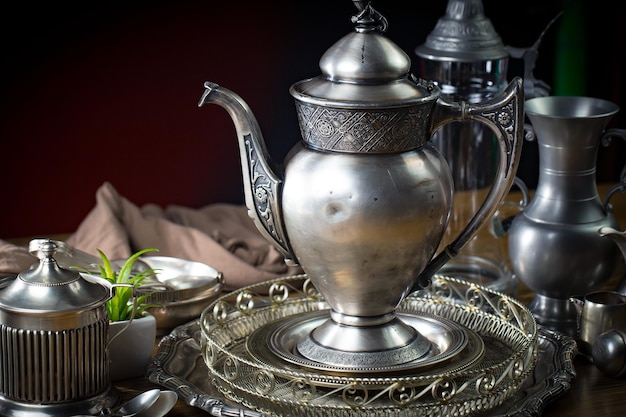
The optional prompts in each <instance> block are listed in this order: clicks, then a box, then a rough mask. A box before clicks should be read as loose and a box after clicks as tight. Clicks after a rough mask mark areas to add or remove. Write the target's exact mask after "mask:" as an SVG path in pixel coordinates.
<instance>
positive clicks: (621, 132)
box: [600, 128, 626, 213]
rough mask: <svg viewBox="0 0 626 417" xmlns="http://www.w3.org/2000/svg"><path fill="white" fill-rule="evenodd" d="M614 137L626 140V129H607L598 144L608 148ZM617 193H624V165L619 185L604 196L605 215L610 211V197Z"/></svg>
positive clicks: (625, 183) (625, 190)
mask: <svg viewBox="0 0 626 417" xmlns="http://www.w3.org/2000/svg"><path fill="white" fill-rule="evenodd" d="M614 137H620V138H622V139H624V140H626V129H617V128H613V129H607V130H606V131H604V133H603V134H602V137H601V138H600V143H602V146H609V145H610V144H611V141H612V139H613V138H614ZM618 191H621V192H622V193H626V165H624V167H622V171H621V172H620V175H619V183H617V184H616V185H614V186H613V187H611V189H610V190H609V191H608V192H607V193H606V195H605V196H604V201H603V202H602V207H603V208H604V210H605V211H606V212H607V213H608V212H610V211H611V206H610V200H611V197H613V194H615V193H616V192H618Z"/></svg>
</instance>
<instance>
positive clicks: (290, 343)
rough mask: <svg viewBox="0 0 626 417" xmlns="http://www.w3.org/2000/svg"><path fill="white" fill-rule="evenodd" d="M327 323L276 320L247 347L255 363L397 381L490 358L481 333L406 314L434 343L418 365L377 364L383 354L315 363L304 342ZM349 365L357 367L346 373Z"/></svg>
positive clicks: (313, 318) (319, 316)
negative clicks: (377, 375) (395, 378)
mask: <svg viewBox="0 0 626 417" xmlns="http://www.w3.org/2000/svg"><path fill="white" fill-rule="evenodd" d="M327 319H328V311H321V312H320V311H316V312H313V313H308V314H301V315H298V316H297V317H288V318H286V319H282V320H276V321H274V322H272V323H269V324H268V325H265V326H262V327H260V328H259V329H258V330H256V331H254V332H253V333H252V334H251V335H250V336H249V337H248V339H247V341H246V347H247V349H248V352H249V354H250V355H251V356H252V357H253V358H255V359H256V360H259V361H260V362H263V363H266V364H268V365H270V364H271V365H272V366H276V365H279V364H280V365H281V366H285V365H284V362H283V363H281V361H286V362H289V363H291V364H293V365H295V366H302V367H305V368H309V369H310V370H312V371H318V372H331V373H337V374H340V373H344V374H347V375H354V374H357V373H364V374H373V373H382V374H385V375H391V374H394V373H397V372H405V373H406V372H407V371H410V372H411V373H412V374H417V373H418V372H422V373H425V372H427V371H432V369H433V368H435V367H436V369H437V371H438V372H450V371H459V370H461V369H464V368H467V367H469V366H471V365H472V364H475V363H476V362H477V361H478V360H480V359H481V358H482V356H483V355H484V350H485V348H484V344H483V342H482V340H481V339H480V337H478V336H477V334H476V333H475V332H473V331H470V330H469V329H467V328H465V327H462V326H459V325H458V324H456V323H454V322H453V321H451V320H445V319H443V318H441V317H431V316H429V315H427V314H423V315H419V316H416V315H411V314H402V313H400V314H398V319H400V320H402V321H404V322H405V323H407V324H408V325H410V326H412V327H414V328H415V329H417V331H418V333H419V334H421V335H423V336H424V337H425V338H426V340H428V341H429V346H430V349H429V350H428V351H427V352H426V353H425V354H424V355H423V356H422V357H419V358H418V359H415V360H413V361H412V362H408V363H406V362H405V361H401V362H400V364H399V365H397V366H391V365H389V364H388V362H387V361H386V360H385V361H382V363H380V364H379V363H378V361H377V360H376V358H377V357H380V356H381V352H380V351H371V352H359V351H357V352H350V351H347V350H344V351H339V352H333V353H334V354H333V353H329V354H328V355H327V357H325V358H323V359H322V360H317V361H312V360H309V359H308V358H307V357H306V355H303V354H301V353H300V349H301V346H300V345H301V343H302V341H308V340H309V339H310V333H311V332H312V330H313V329H315V328H316V327H317V326H320V325H321V324H323V323H324V321H326V320H327ZM468 344H469V347H468ZM265 346H267V348H265ZM385 353H386V354H387V352H385ZM350 354H353V355H355V356H361V358H350V360H341V358H340V355H350ZM333 362H335V363H333ZM346 362H349V363H354V364H355V365H354V366H350V367H346V366H345V363H346ZM293 369H294V370H295V369H296V368H295V367H294V368H293Z"/></svg>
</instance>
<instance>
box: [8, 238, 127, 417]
mask: <svg viewBox="0 0 626 417" xmlns="http://www.w3.org/2000/svg"><path fill="white" fill-rule="evenodd" d="M56 249H57V247H56V245H55V244H54V243H53V242H51V241H50V240H48V239H34V240H32V241H31V243H30V251H31V253H33V254H35V255H37V256H38V257H39V258H40V262H39V264H38V265H34V266H33V267H32V268H31V269H29V270H27V271H24V272H22V273H20V274H19V275H18V276H17V277H16V279H15V281H13V282H12V283H11V284H10V285H9V286H7V287H6V288H5V289H4V290H2V291H1V292H0V353H1V354H0V415H5V416H20V417H22V416H42V415H43V416H45V415H50V416H52V415H55V416H56V415H72V414H98V413H99V412H100V411H101V410H102V409H103V408H105V407H110V406H112V405H114V404H115V403H116V402H117V400H118V399H119V394H118V393H117V392H116V391H115V390H114V389H113V388H112V385H111V380H110V377H109V362H108V358H107V350H106V346H107V343H108V331H109V320H108V315H107V312H106V301H107V300H108V298H109V296H110V292H109V289H107V288H106V287H104V286H102V285H100V284H96V283H92V282H89V281H87V280H85V279H84V278H83V277H82V276H81V275H80V274H78V273H77V272H74V271H72V270H69V269H64V268H61V267H59V265H58V264H57V262H56V261H55V259H54V257H53V256H54V254H55V252H56Z"/></svg>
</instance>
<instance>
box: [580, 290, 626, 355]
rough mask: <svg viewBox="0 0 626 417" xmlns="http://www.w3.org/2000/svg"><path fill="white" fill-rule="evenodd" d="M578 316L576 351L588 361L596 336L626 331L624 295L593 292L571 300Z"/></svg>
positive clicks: (612, 292)
mask: <svg viewBox="0 0 626 417" xmlns="http://www.w3.org/2000/svg"><path fill="white" fill-rule="evenodd" d="M572 302H573V303H574V304H575V305H576V309H577V312H578V316H579V326H578V327H579V330H578V335H577V339H578V349H579V351H580V353H581V354H583V355H585V356H586V357H587V358H588V359H590V358H591V350H592V346H593V345H594V343H595V342H596V339H597V338H598V336H600V335H601V334H602V333H605V332H607V331H609V330H612V329H617V330H623V331H626V295H622V294H620V293H618V292H615V291H595V292H591V293H589V294H586V295H585V296H584V297H582V298H573V299H572Z"/></svg>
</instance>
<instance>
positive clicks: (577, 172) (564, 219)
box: [509, 97, 619, 336]
mask: <svg viewBox="0 0 626 417" xmlns="http://www.w3.org/2000/svg"><path fill="white" fill-rule="evenodd" d="M525 108H526V114H527V116H528V118H529V119H530V121H531V123H532V128H533V129H534V132H535V134H536V139H537V142H538V144H539V182H538V185H537V189H536V191H535V194H534V196H533V198H532V199H531V201H530V203H529V205H528V206H527V207H526V208H525V209H524V210H523V211H522V213H521V214H519V215H517V216H516V217H515V218H514V220H513V222H512V224H511V228H510V229H509V258H510V260H511V264H512V267H513V271H514V272H515V274H516V276H517V277H518V278H519V279H520V280H521V281H522V282H524V283H525V284H526V285H527V286H528V287H529V288H530V289H531V290H533V291H534V292H535V293H536V294H537V296H536V297H535V298H534V300H533V301H532V302H531V305H530V309H531V311H533V314H534V315H535V317H536V318H537V320H538V321H539V323H541V324H543V325H545V326H548V327H550V328H553V329H556V330H560V331H563V332H565V333H566V334H568V335H570V336H575V334H576V321H577V320H576V312H575V309H574V308H572V305H571V303H569V302H568V301H567V299H568V297H570V296H576V295H581V294H586V293H588V292H591V291H593V290H594V289H597V288H598V286H600V285H601V284H602V283H604V282H605V281H606V280H607V279H608V278H609V277H610V276H611V274H612V273H613V271H614V270H615V267H616V265H617V262H618V260H619V252H618V249H617V246H616V245H615V244H614V243H613V242H611V241H610V240H609V239H605V238H603V237H601V236H600V235H599V234H598V230H599V229H600V228H601V227H603V226H609V227H613V228H617V227H618V224H617V220H616V219H615V217H614V216H613V214H611V213H610V211H609V210H608V209H607V207H606V205H605V204H603V203H602V201H601V200H600V196H599V195H598V191H597V188H596V156H597V151H598V147H599V146H600V144H601V142H602V137H603V135H604V136H606V135H613V134H614V133H613V132H611V131H610V130H609V131H606V132H605V131H604V129H605V127H606V125H607V123H608V121H609V120H610V119H611V117H612V116H613V115H614V114H615V113H617V111H618V110H619V109H618V107H617V106H616V105H615V104H614V103H611V102H609V101H606V100H601V99H595V98H591V97H538V98H533V99H530V100H528V101H527V102H526V105H525Z"/></svg>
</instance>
